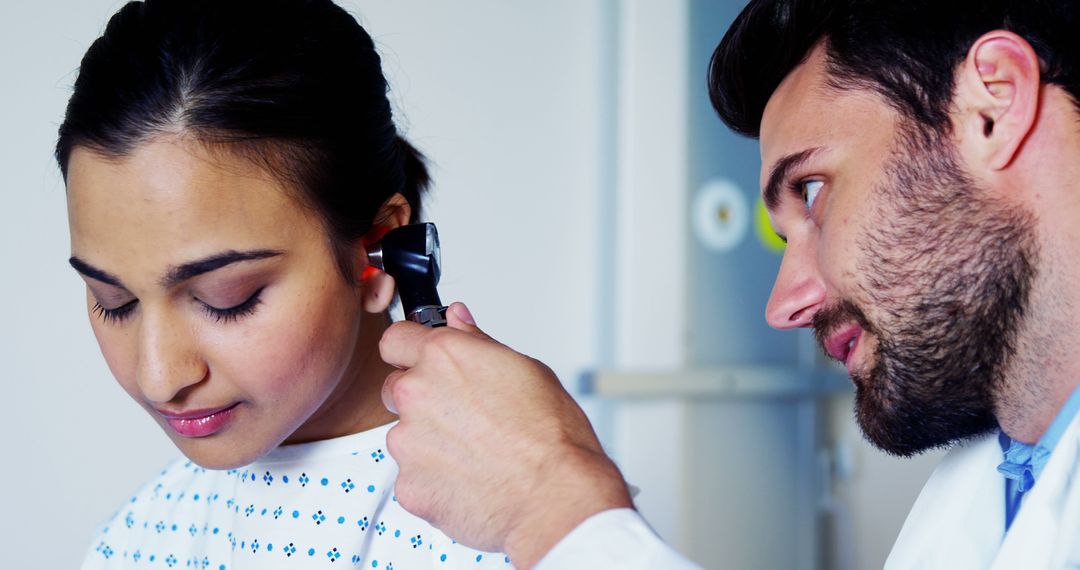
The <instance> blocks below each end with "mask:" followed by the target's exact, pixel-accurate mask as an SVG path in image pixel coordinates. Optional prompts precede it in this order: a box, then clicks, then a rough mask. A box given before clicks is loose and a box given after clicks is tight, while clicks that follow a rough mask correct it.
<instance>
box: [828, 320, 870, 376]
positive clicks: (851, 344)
mask: <svg viewBox="0 0 1080 570" xmlns="http://www.w3.org/2000/svg"><path fill="white" fill-rule="evenodd" d="M862 332H863V329H862V327H860V326H859V325H857V324H855V323H852V324H850V325H846V326H844V327H841V328H840V329H838V330H837V331H836V332H833V333H832V334H830V335H829V336H828V337H826V338H825V342H824V345H825V352H826V353H828V354H829V356H831V357H833V358H835V359H836V360H838V361H840V362H842V363H844V364H848V357H850V356H851V353H852V352H854V350H855V347H856V346H857V345H858V343H859V338H860V337H861V336H862ZM848 368H850V366H848Z"/></svg>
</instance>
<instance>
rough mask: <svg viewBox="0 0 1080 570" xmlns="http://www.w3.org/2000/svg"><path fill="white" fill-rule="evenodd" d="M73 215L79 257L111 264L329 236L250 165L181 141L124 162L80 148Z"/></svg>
mask: <svg viewBox="0 0 1080 570" xmlns="http://www.w3.org/2000/svg"><path fill="white" fill-rule="evenodd" d="M68 218H69V222H70V225H71V240H72V252H73V254H76V255H79V256H80V257H82V256H86V255H92V256H94V257H96V258H105V259H104V260H103V261H102V262H104V263H108V262H112V263H117V262H120V261H121V260H125V259H130V256H133V255H136V256H154V257H157V256H159V255H164V254H168V257H177V256H178V257H190V256H195V257H198V256H199V254H202V253H203V252H205V251H211V250H213V251H218V250H222V249H248V248H268V247H269V248H280V247H283V246H284V245H287V244H288V243H290V242H295V241H296V240H298V239H306V238H307V237H310V236H309V234H311V233H312V232H316V233H317V232H318V231H320V230H321V225H320V224H319V223H318V221H317V220H316V219H314V218H313V215H312V212H311V211H310V210H309V209H307V208H303V207H300V205H299V204H298V202H297V201H296V200H295V199H294V198H293V197H292V196H291V194H290V193H289V192H287V191H285V189H284V188H283V187H282V185H281V184H280V183H278V182H277V181H276V180H275V179H274V177H273V176H271V175H270V174H269V173H267V172H265V171H264V170H262V169H260V168H258V167H257V166H256V165H255V164H253V163H252V162H251V161H248V160H245V159H243V158H240V157H237V156H234V155H231V154H230V153H226V152H214V151H211V150H209V149H207V148H206V147H205V146H204V145H202V144H199V143H197V142H193V141H191V140H190V139H188V140H184V139H177V138H162V139H156V140H153V141H150V142H147V143H144V144H142V145H140V146H139V147H137V148H136V149H135V150H134V151H133V152H131V153H130V154H128V155H126V156H123V157H105V156H102V155H100V154H98V153H95V152H93V151H90V150H87V149H84V148H76V150H75V151H74V152H73V153H72V155H71V160H70V163H69V173H68ZM317 237H320V238H321V235H320V236H317ZM162 261H165V259H162Z"/></svg>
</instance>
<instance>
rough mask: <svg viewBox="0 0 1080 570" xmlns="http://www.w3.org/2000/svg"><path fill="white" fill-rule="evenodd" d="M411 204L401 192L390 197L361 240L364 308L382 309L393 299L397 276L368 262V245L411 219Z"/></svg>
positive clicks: (361, 279)
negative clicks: (388, 273) (394, 276)
mask: <svg viewBox="0 0 1080 570" xmlns="http://www.w3.org/2000/svg"><path fill="white" fill-rule="evenodd" d="M410 218H412V207H411V206H409V202H408V200H406V199H405V197H404V196H402V195H401V194H394V195H393V196H391V197H389V198H387V200H386V201H385V202H383V204H382V206H380V207H379V212H378V213H377V214H376V215H375V223H374V225H372V227H371V230H370V231H368V233H367V234H366V235H365V236H364V237H363V239H361V240H360V244H361V247H360V250H361V251H360V252H358V254H359V257H360V260H361V263H358V264H357V271H358V272H359V275H358V276H357V278H358V279H359V282H360V295H361V297H362V299H361V300H362V305H363V308H364V311H366V312H368V313H381V312H383V311H385V310H386V309H387V308H389V307H390V302H391V301H393V299H394V278H393V277H390V276H389V275H387V274H386V273H385V272H383V271H379V270H377V269H375V268H374V267H371V265H370V264H369V263H368V256H367V248H368V247H370V246H372V245H374V244H376V243H378V242H379V241H380V240H381V239H382V238H383V236H384V235H386V233H387V232H389V231H390V230H392V229H394V228H397V227H399V226H404V225H406V224H408V223H409V219H410Z"/></svg>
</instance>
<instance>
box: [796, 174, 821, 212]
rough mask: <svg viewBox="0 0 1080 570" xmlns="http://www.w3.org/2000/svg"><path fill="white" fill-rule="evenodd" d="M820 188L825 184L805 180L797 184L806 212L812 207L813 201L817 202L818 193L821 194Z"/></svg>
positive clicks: (818, 181)
mask: <svg viewBox="0 0 1080 570" xmlns="http://www.w3.org/2000/svg"><path fill="white" fill-rule="evenodd" d="M822 186H825V183H824V182H822V181H820V180H807V181H805V182H800V183H799V187H800V193H801V194H802V199H803V203H804V204H806V209H807V210H810V209H811V208H813V207H814V200H817V197H818V192H821V188H822Z"/></svg>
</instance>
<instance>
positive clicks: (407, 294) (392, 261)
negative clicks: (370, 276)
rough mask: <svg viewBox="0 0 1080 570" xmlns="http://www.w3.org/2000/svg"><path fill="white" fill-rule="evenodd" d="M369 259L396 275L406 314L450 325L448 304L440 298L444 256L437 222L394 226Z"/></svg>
mask: <svg viewBox="0 0 1080 570" xmlns="http://www.w3.org/2000/svg"><path fill="white" fill-rule="evenodd" d="M368 260H369V262H370V263H371V265H373V266H374V267H376V268H377V269H381V270H383V271H385V272H386V273H387V274H389V275H390V276H391V277H393V278H394V281H395V282H396V284H397V291H398V296H400V297H401V307H402V309H404V310H405V318H406V319H409V320H410V321H415V322H418V323H420V324H423V325H428V326H433V327H438V326H445V325H446V307H444V306H442V301H440V300H439V292H438V291H437V290H436V289H435V286H436V285H438V283H439V276H440V274H441V267H440V266H441V263H442V262H441V260H440V253H439V232H438V231H437V230H436V229H435V224H411V225H408V226H401V227H398V228H394V229H393V230H390V231H389V232H387V233H386V235H385V236H383V238H382V241H380V242H379V243H377V244H375V245H374V246H372V247H371V248H370V249H369V250H368Z"/></svg>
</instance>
